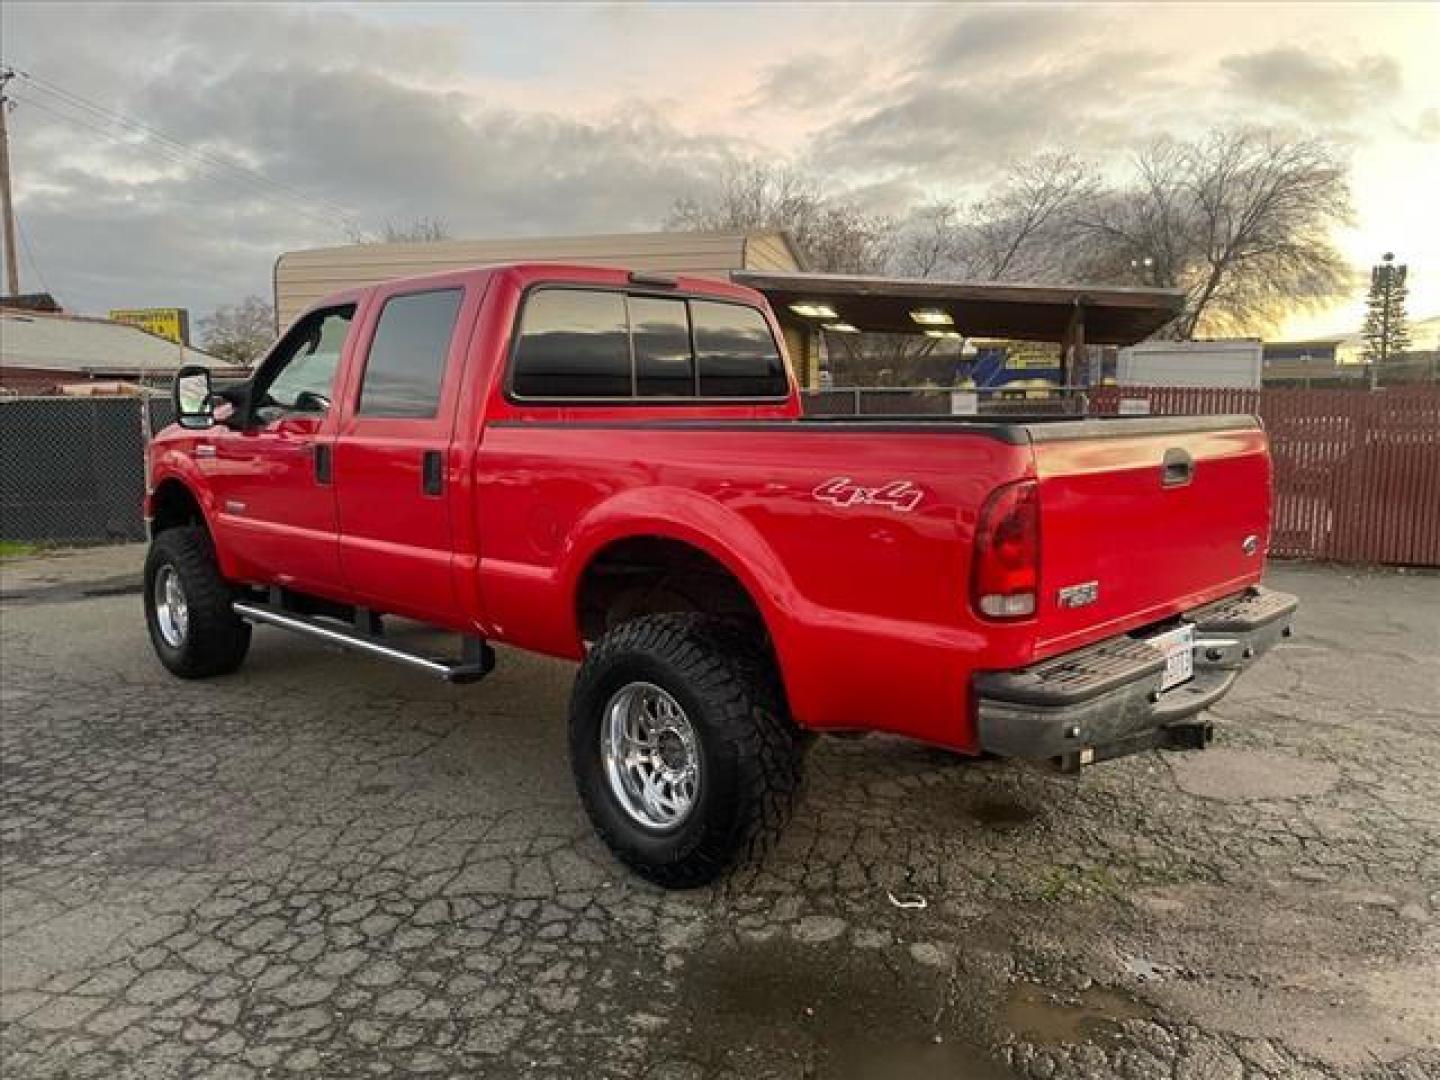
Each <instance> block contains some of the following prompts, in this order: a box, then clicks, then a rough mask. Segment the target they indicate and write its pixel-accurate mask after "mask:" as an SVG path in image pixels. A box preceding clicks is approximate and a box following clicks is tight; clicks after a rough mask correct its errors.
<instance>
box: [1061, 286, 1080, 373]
mask: <svg viewBox="0 0 1440 1080" xmlns="http://www.w3.org/2000/svg"><path fill="white" fill-rule="evenodd" d="M1085 299H1086V298H1085V297H1083V296H1078V297H1076V298H1075V303H1074V306H1073V307H1072V308H1071V309H1070V322H1069V324H1068V325H1067V326H1066V327H1065V339H1064V341H1062V342H1061V344H1060V385H1061V386H1063V387H1065V388H1066V389H1067V390H1068V389H1069V388H1070V387H1071V386H1074V385H1075V383H1074V381H1073V380H1074V378H1075V371H1076V368H1077V367H1078V365H1079V362H1080V357H1081V355H1082V354H1083V353H1084V351H1085Z"/></svg>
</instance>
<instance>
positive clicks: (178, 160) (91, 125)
mask: <svg viewBox="0 0 1440 1080" xmlns="http://www.w3.org/2000/svg"><path fill="white" fill-rule="evenodd" d="M10 96H11V99H12V100H14V101H17V102H20V103H22V104H24V105H28V106H29V107H30V108H32V109H39V110H40V111H41V112H44V113H47V114H49V115H50V116H53V117H55V118H57V119H59V120H64V121H66V122H68V123H71V124H74V125H75V126H77V127H81V128H84V129H85V130H87V131H91V132H94V133H95V134H97V135H102V136H104V137H105V138H108V139H113V140H115V141H116V142H124V141H125V140H124V139H123V138H122V137H121V136H120V135H118V134H117V133H116V132H114V131H112V130H110V129H108V128H106V127H105V126H103V125H102V124H99V123H96V122H94V121H92V120H89V119H87V118H85V117H83V116H76V115H74V114H72V113H67V112H64V111H63V110H61V109H57V108H55V107H54V106H53V105H50V104H48V103H46V102H43V101H38V100H36V99H35V98H32V97H30V96H28V95H26V96H24V97H21V96H19V95H16V94H11V95H10ZM149 152H151V153H154V154H155V155H156V156H157V157H160V158H162V159H164V160H165V161H168V162H170V163H172V164H175V165H181V166H184V167H187V168H191V169H194V170H196V171H197V172H199V173H200V174H201V175H203V176H206V177H208V178H209V179H212V180H217V181H220V182H222V183H223V182H229V183H231V184H238V185H241V186H244V179H243V178H242V177H237V176H233V175H231V176H227V175H225V174H224V173H222V172H220V171H218V170H215V169H212V168H208V167H205V166H203V165H199V164H197V163H196V162H195V161H194V160H193V159H192V158H190V157H188V156H186V155H184V154H180V153H177V152H175V151H173V150H170V149H169V148H168V147H165V146H164V145H159V146H154V147H150V148H149ZM247 190H248V191H249V193H250V194H253V195H262V196H263V195H266V194H268V193H267V192H265V191H263V190H259V189H257V188H256V187H255V186H254V185H250V186H249V187H248V189H247ZM294 205H295V208H296V210H298V211H299V212H300V213H303V214H306V215H307V216H309V217H311V218H314V219H315V220H317V221H323V222H325V223H326V224H328V225H332V226H333V225H335V224H336V215H335V214H333V213H330V212H329V211H326V210H323V209H319V208H314V207H311V206H309V205H306V204H304V203H301V202H300V201H299V200H294ZM341 224H344V225H345V226H347V227H350V226H351V225H352V224H353V222H352V220H349V219H346V220H343V221H342V222H341Z"/></svg>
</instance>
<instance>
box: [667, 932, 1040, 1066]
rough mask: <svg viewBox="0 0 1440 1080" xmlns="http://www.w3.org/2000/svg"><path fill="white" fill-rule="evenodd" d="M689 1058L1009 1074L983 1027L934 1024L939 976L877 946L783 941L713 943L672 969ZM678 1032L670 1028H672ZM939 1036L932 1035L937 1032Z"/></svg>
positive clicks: (677, 1020) (939, 997)
mask: <svg viewBox="0 0 1440 1080" xmlns="http://www.w3.org/2000/svg"><path fill="white" fill-rule="evenodd" d="M678 981H679V983H680V993H681V1004H682V1008H681V1010H680V1011H679V1014H678V1015H677V1016H676V1018H675V1021H674V1024H675V1025H676V1026H679V1025H683V1027H681V1028H680V1030H681V1031H683V1035H682V1036H681V1038H682V1039H683V1041H684V1044H685V1046H686V1056H687V1057H690V1058H694V1059H699V1060H702V1061H709V1062H710V1063H711V1064H712V1066H713V1065H719V1064H721V1063H723V1064H724V1065H726V1066H728V1067H729V1068H730V1069H732V1070H735V1071H737V1072H738V1073H739V1074H740V1075H748V1074H750V1073H752V1072H755V1071H758V1070H759V1068H760V1066H762V1065H763V1066H764V1067H765V1068H766V1069H773V1068H774V1067H775V1064H776V1062H777V1061H783V1060H785V1059H787V1058H788V1059H790V1060H793V1061H795V1062H796V1069H795V1073H796V1075H803V1076H806V1077H814V1078H815V1080H931V1078H933V1077H942V1076H943V1077H947V1078H951V1080H1011V1078H1013V1077H1014V1075H1015V1074H1014V1073H1013V1072H1011V1071H1010V1070H1009V1069H1007V1068H1005V1067H1004V1066H1003V1065H1001V1064H999V1063H998V1062H996V1061H995V1060H994V1059H993V1058H992V1057H991V1056H990V1054H989V1051H988V1049H987V1048H986V1045H985V1043H984V1042H983V1039H982V1036H981V1034H980V1033H979V1032H978V1031H977V1032H975V1033H974V1037H973V1039H972V1038H967V1037H966V1036H965V1034H964V1033H963V1032H961V1033H957V1032H956V1031H954V1030H953V1027H954V1021H953V1014H951V1013H949V1012H948V1011H947V1013H946V1015H945V1018H943V1019H941V1021H940V1022H939V1023H938V1024H937V1023H936V1022H935V1013H936V1011H937V1010H938V1009H939V1007H940V1003H941V1001H942V998H943V994H944V988H943V985H942V982H943V975H942V974H941V973H939V972H925V973H920V972H919V971H918V970H917V968H916V966H915V965H913V964H908V963H904V962H902V963H901V964H900V965H898V966H897V967H895V968H892V967H891V966H890V964H889V963H888V962H887V961H886V960H885V959H884V957H883V956H882V955H880V954H878V953H873V952H854V951H851V950H848V949H847V948H846V947H845V946H843V945H839V944H836V945H834V946H831V947H827V948H818V949H817V948H815V947H813V946H811V947H804V946H800V945H797V944H795V943H793V942H789V941H773V942H766V943H763V944H743V945H733V944H732V945H726V946H718V945H717V946H712V947H710V948H707V949H705V950H702V951H700V952H699V953H695V954H692V955H690V956H688V957H687V958H686V963H685V967H684V969H683V970H682V971H681V972H680V974H679V976H678ZM674 1030H675V1028H672V1031H674ZM937 1034H939V1035H940V1036H941V1037H942V1041H941V1042H938V1043H937V1042H936V1041H935V1036H936V1035H937Z"/></svg>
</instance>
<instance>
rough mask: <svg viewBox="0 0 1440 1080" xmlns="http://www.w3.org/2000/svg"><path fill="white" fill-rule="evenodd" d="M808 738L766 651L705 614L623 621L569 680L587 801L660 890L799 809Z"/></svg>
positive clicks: (712, 870) (742, 855) (746, 854)
mask: <svg viewBox="0 0 1440 1080" xmlns="http://www.w3.org/2000/svg"><path fill="white" fill-rule="evenodd" d="M632 736H633V737H632ZM806 743H807V739H806V737H805V736H804V734H803V733H802V732H800V731H799V730H798V729H797V728H796V727H795V726H794V724H793V723H792V722H791V721H790V718H789V716H788V715H787V713H786V710H785V707H784V702H783V694H782V693H781V690H780V687H779V683H778V680H777V679H776V677H775V672H774V667H773V664H772V663H771V662H770V660H769V658H768V657H767V656H765V655H764V654H763V653H762V652H761V651H759V650H758V649H757V648H756V647H755V645H754V643H753V639H752V637H751V636H750V635H747V634H746V633H745V631H744V630H743V629H742V628H739V627H736V626H734V625H733V624H730V623H727V622H724V621H721V620H717V619H714V618H711V617H708V616H703V615H692V614H667V615H650V616H645V617H642V618H638V619H634V620H632V621H630V622H626V623H622V624H621V625H620V626H618V627H616V628H615V629H614V630H612V631H610V632H609V633H607V634H605V635H604V636H603V637H601V639H600V640H599V641H598V642H597V643H596V644H595V646H594V648H592V649H591V650H590V653H589V655H588V656H587V657H586V659H585V662H584V664H583V665H582V666H581V668H580V673H579V675H578V676H577V678H576V680H575V691H574V696H573V698H572V700H571V708H570V761H571V766H572V768H573V769H574V772H575V782H576V785H577V787H578V788H579V792H580V798H581V801H582V802H583V803H584V805H585V809H586V812H587V813H588V814H589V816H590V820H591V822H592V823H593V824H594V826H595V830H596V832H598V833H599V835H600V838H601V839H602V840H604V841H605V843H606V844H607V845H609V847H610V849H611V851H613V852H614V853H615V855H616V856H617V857H618V858H619V859H620V860H621V861H622V862H624V863H625V864H626V865H627V866H629V867H630V868H631V869H632V870H634V871H635V872H636V873H637V874H639V875H640V876H641V877H644V878H646V879H648V880H650V881H652V882H654V883H655V884H657V885H661V886H663V887H665V888H669V889H684V888H692V887H694V886H698V885H704V884H706V883H708V882H710V881H713V880H714V879H715V878H717V877H719V876H720V875H721V874H723V873H724V872H725V871H726V870H727V869H729V868H730V867H731V866H733V865H734V864H735V863H736V862H738V861H741V860H742V859H745V860H748V859H753V858H756V857H758V856H759V855H760V854H761V853H762V852H763V851H764V849H765V848H766V847H767V846H768V845H769V843H770V841H771V840H773V839H774V837H775V836H776V835H778V833H779V832H780V830H781V829H782V827H783V826H784V824H785V822H786V821H787V820H788V819H789V816H790V812H791V810H792V809H793V806H794V803H795V800H796V796H797V794H798V791H799V788H800V779H801V767H802V764H803V759H804V749H805V745H806Z"/></svg>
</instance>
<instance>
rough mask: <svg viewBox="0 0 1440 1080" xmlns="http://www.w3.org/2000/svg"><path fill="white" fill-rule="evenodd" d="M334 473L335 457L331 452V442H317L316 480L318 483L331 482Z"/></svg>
mask: <svg viewBox="0 0 1440 1080" xmlns="http://www.w3.org/2000/svg"><path fill="white" fill-rule="evenodd" d="M333 474H334V459H333V457H332V456H331V453H330V444H329V443H316V444H315V482H316V483H317V484H328V483H330V480H331V477H332V476H333Z"/></svg>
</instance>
